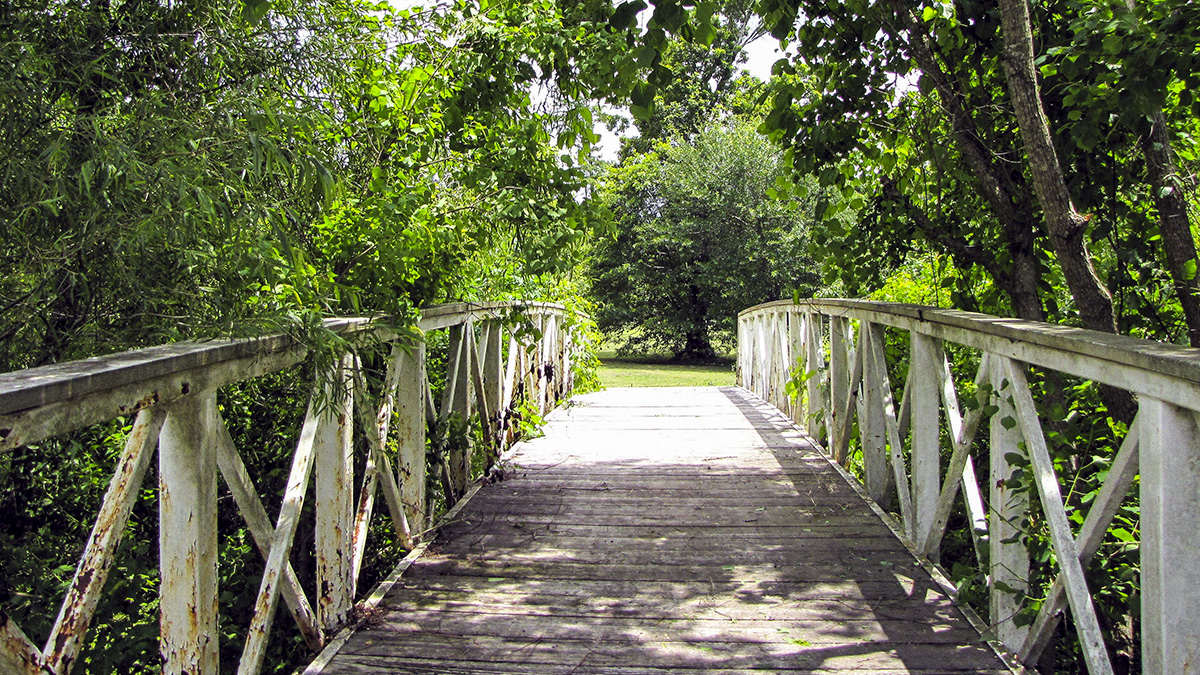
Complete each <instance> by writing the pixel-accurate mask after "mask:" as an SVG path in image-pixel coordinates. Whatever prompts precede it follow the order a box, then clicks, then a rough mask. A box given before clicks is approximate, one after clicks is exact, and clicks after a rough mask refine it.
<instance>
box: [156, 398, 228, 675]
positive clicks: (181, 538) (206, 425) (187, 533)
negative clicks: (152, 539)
mask: <svg viewBox="0 0 1200 675" xmlns="http://www.w3.org/2000/svg"><path fill="white" fill-rule="evenodd" d="M216 416H217V395H216V392H215V391H211V390H210V391H202V392H196V393H194V394H192V395H191V396H188V397H185V398H183V399H181V400H179V401H178V402H176V403H175V404H174V405H172V406H171V409H170V412H169V413H168V415H167V419H166V421H165V422H164V423H163V427H162V431H161V433H160V434H159V452H158V492H159V501H158V512H159V530H158V548H159V569H160V572H159V574H160V578H159V617H160V621H161V633H160V641H159V649H160V650H161V653H162V663H163V672H164V673H167V674H172V675H173V674H176V673H178V674H180V675H182V674H183V673H191V674H206V673H216V672H217V665H218V662H219V657H218V653H217V457H216V433H217V429H216Z"/></svg>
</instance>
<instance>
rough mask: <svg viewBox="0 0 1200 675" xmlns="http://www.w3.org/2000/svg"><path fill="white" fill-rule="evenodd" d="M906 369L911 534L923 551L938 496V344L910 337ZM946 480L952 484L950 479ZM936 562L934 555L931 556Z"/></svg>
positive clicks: (926, 338)
mask: <svg viewBox="0 0 1200 675" xmlns="http://www.w3.org/2000/svg"><path fill="white" fill-rule="evenodd" d="M910 338H911V344H912V348H911V351H910V352H909V355H910V356H909V362H908V367H909V369H910V373H911V375H910V376H909V378H910V381H911V382H912V385H911V386H912V389H911V390H910V391H909V392H908V394H907V395H908V396H909V397H910V399H909V400H910V401H911V404H910V405H911V408H910V410H911V415H912V423H911V428H912V451H911V454H910V456H911V458H912V471H911V473H912V495H913V514H914V516H915V518H916V522H915V523H914V527H913V532H915V533H916V539H917V544H918V545H919V546H920V547H921V548H922V549H924V547H925V543H926V540H928V538H929V536H930V534H931V533H932V531H933V523H934V516H935V514H936V513H937V505H938V495H939V494H940V493H941V453H940V450H941V427H940V421H939V420H940V414H939V413H940V411H941V406H940V405H939V404H938V403H939V400H940V398H941V387H942V380H941V374H942V367H943V361H944V356H943V354H942V345H941V343H940V342H939V341H938V340H935V339H934V338H932V337H930V336H928V335H922V334H920V333H916V332H913V333H912V334H911V335H910ZM947 480H954V477H953V476H951V477H949V478H947ZM931 553H932V554H933V556H934V557H935V558H936V557H937V554H936V552H931Z"/></svg>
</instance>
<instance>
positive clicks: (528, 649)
mask: <svg viewBox="0 0 1200 675" xmlns="http://www.w3.org/2000/svg"><path fill="white" fill-rule="evenodd" d="M470 646H471V650H472V652H474V653H475V654H476V655H477V660H479V661H485V662H489V663H495V662H512V663H521V664H524V665H525V666H526V667H527V668H531V669H534V670H538V669H540V667H541V666H543V665H554V664H561V665H572V666H573V665H577V664H579V663H580V662H582V661H584V660H586V661H587V662H589V663H591V664H593V665H611V666H626V667H636V666H640V665H644V664H645V663H647V661H652V662H654V663H656V664H657V665H659V666H660V667H675V668H705V667H709V668H712V667H729V666H731V665H732V666H738V665H741V666H743V667H755V668H772V669H778V668H789V667H795V666H797V665H800V664H804V665H808V666H809V667H810V668H814V667H823V668H829V669H835V668H837V669H842V670H845V671H863V670H871V669H875V668H906V667H907V668H912V667H924V668H935V667H936V668H940V669H941V672H944V673H951V672H958V671H963V670H975V669H979V668H986V667H989V666H993V665H994V664H995V656H994V655H992V654H991V653H990V652H989V651H988V650H987V649H986V648H984V647H980V646H977V645H953V646H951V645H944V644H937V645H926V644H904V643H900V644H890V643H882V644H880V643H869V642H865V641H858V642H857V643H856V644H853V645H846V644H841V645H811V644H810V645H798V644H792V643H788V642H785V641H783V640H780V641H779V642H776V643H767V644H758V643H744V642H717V641H712V642H708V643H704V644H697V643H687V642H654V643H650V644H644V645H639V648H631V647H630V646H629V645H628V644H622V643H594V642H593V643H589V642H585V641H582V640H573V641H572V640H560V641H556V642H549V641H545V640H537V639H534V640H524V639H504V638H496V637H489V636H475V637H473V638H472V639H471V642H470ZM356 656H383V657H387V658H388V659H400V660H403V659H408V658H450V659H453V658H462V657H463V642H462V640H461V639H460V638H458V637H457V636H441V635H433V634H430V633H425V634H422V635H420V636H419V637H417V636H406V639H404V640H394V641H388V642H386V643H373V644H372V645H369V646H366V647H364V649H363V653H360V654H357V655H356ZM381 665H382V664H381Z"/></svg>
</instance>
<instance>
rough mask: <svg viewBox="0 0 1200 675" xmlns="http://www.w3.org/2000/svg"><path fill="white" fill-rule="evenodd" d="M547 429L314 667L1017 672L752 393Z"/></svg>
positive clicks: (835, 474) (638, 404)
mask: <svg viewBox="0 0 1200 675" xmlns="http://www.w3.org/2000/svg"><path fill="white" fill-rule="evenodd" d="M545 432H546V433H545V436H543V437H541V438H538V439H536V440H533V441H531V442H528V443H526V444H523V445H522V446H520V449H519V451H518V452H517V453H516V454H515V456H514V457H513V458H512V460H511V461H510V462H509V463H508V465H507V466H506V479H505V480H503V481H502V482H499V483H497V484H494V485H490V486H486V487H483V488H482V489H480V491H479V492H478V493H477V494H476V495H475V496H474V497H473V498H472V499H471V500H470V501H469V502H468V503H467V505H466V507H465V508H464V509H463V510H462V511H461V512H460V513H459V514H458V516H457V517H456V518H455V519H453V520H452V521H451V522H450V523H449V524H448V526H447V527H445V528H444V529H443V530H442V531H441V533H440V534H439V536H438V537H437V539H436V540H435V541H434V542H433V544H432V545H431V546H430V547H429V549H428V550H427V551H426V552H425V553H424V554H423V555H422V556H421V557H420V558H418V559H417V560H416V561H415V562H414V563H413V564H412V565H411V566H410V567H409V568H408V569H407V570H406V571H405V572H404V574H403V576H401V577H400V579H399V580H398V582H397V583H396V584H395V585H394V586H393V587H392V588H391V589H390V590H389V591H388V592H387V595H386V597H385V599H384V601H383V603H382V604H381V606H380V610H379V611H378V613H377V614H375V615H374V616H368V617H366V619H365V620H364V622H363V627H362V628H360V629H359V630H358V631H357V632H355V633H354V634H353V635H352V636H351V637H350V639H349V640H348V641H346V642H345V644H344V645H342V646H341V648H340V649H339V650H338V652H337V653H336V655H334V656H333V658H332V660H327V661H325V663H324V664H323V665H324V670H323V671H322V672H324V673H329V674H348V673H366V672H370V673H393V674H402V673H551V674H560V675H567V674H572V675H584V674H585V673H586V674H595V675H600V674H604V675H626V674H631V673H668V672H669V673H705V674H707V675H718V674H729V675H732V674H733V673H767V672H770V673H825V672H856V673H873V674H874V675H885V674H892V673H927V674H933V673H939V674H942V673H1007V672H1011V671H1009V670H1008V669H1007V668H1006V666H1005V665H1004V664H1003V662H1002V661H1001V660H1000V658H999V657H997V656H996V654H995V653H994V652H993V651H992V650H991V648H990V647H989V646H988V644H987V643H985V642H982V641H981V639H980V636H979V633H978V632H977V631H976V629H975V628H974V627H972V626H971V624H970V623H969V622H968V621H967V619H966V618H965V617H964V616H963V614H962V613H961V612H960V611H959V609H958V608H956V607H955V606H954V605H953V604H952V603H951V601H950V600H949V598H948V597H947V596H946V594H945V593H944V592H943V589H942V588H941V587H940V586H939V585H938V583H937V582H936V581H935V580H934V579H933V578H932V577H931V576H930V574H929V573H928V572H927V571H926V569H925V568H923V567H922V566H921V565H920V564H918V563H917V562H916V559H915V558H914V557H913V555H912V554H911V553H910V552H909V550H908V549H907V548H906V547H905V546H904V545H903V544H902V542H901V541H900V540H899V539H898V538H897V537H896V536H895V535H894V534H893V532H892V531H891V530H890V529H889V527H888V526H887V525H886V524H885V523H884V521H883V520H882V519H881V518H880V517H879V516H878V515H877V514H876V512H875V511H873V510H872V507H871V506H870V505H869V504H868V502H867V501H866V500H865V499H864V498H863V497H862V496H860V493H859V492H858V491H856V489H854V488H852V487H851V486H850V484H849V483H848V482H847V481H846V480H845V478H843V476H842V474H841V473H839V471H838V470H837V469H835V468H834V466H833V465H832V464H831V463H830V462H828V461H826V460H825V459H824V457H823V455H822V454H821V453H820V451H819V449H817V448H816V447H815V446H814V445H813V442H812V441H811V440H810V439H808V438H807V437H806V436H805V435H804V434H803V433H801V432H799V431H798V430H797V429H796V428H795V427H794V426H792V425H791V423H790V422H789V421H788V420H787V419H786V418H785V417H783V416H782V415H781V414H780V413H779V412H778V411H777V410H776V409H775V408H773V407H771V406H769V405H767V404H765V403H763V402H762V401H761V400H760V399H758V398H757V397H755V396H754V395H753V394H750V393H748V392H747V391H746V390H744V389H741V388H737V387H720V388H718V387H708V388H678V389H611V390H607V391H603V392H598V393H594V394H588V395H585V396H580V397H577V398H576V399H575V400H574V402H573V404H571V405H569V406H568V407H566V408H563V409H560V410H558V411H556V412H555V413H553V414H552V415H551V419H550V421H549V423H548V424H547V426H546V428H545ZM314 665H316V664H314Z"/></svg>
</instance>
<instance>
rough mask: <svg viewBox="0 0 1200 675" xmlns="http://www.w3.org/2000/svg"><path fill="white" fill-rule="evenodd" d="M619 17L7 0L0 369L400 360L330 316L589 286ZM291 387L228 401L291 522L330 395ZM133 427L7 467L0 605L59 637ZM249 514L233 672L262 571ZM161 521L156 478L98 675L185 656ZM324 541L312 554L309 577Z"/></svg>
mask: <svg viewBox="0 0 1200 675" xmlns="http://www.w3.org/2000/svg"><path fill="white" fill-rule="evenodd" d="M611 14H612V9H611V8H610V7H608V6H607V4H606V3H600V4H591V5H586V6H585V5H583V4H573V5H570V6H565V5H564V6H562V7H560V6H559V5H556V4H555V3H553V2H527V3H515V4H493V3H490V2H480V3H476V2H470V1H463V2H455V3H446V4H442V5H438V6H436V7H433V8H428V9H420V8H414V9H406V10H399V9H395V8H393V7H391V6H390V5H388V4H387V3H374V2H362V1H359V0H317V1H316V2H309V1H307V0H306V1H304V2H292V1H289V0H276V1H274V2H265V1H263V0H254V1H247V2H245V3H243V2H241V1H239V0H209V1H207V2H202V3H182V4H181V3H158V2H126V3H107V2H89V1H85V0H56V1H54V2H51V3H49V4H45V3H43V4H38V3H16V4H12V5H9V6H6V8H5V10H4V11H3V12H0V36H2V37H0V70H2V72H0V187H2V188H3V189H0V261H2V263H3V266H4V269H5V271H6V274H5V275H4V277H3V278H2V279H0V307H2V308H3V309H4V311H3V312H0V368H2V369H4V370H13V369H19V368H23V367H29V366H36V365H41V364H46V363H52V362H56V361H64V360H69V359H74V358H79V357H84V356H91V355H96V354H101V353H106V352H113V351H119V350H122V349H127V348H131V347H139V346H145V345H149V344H158V343H161V342H164V341H171V340H178V339H185V338H194V337H205V336H214V335H238V334H254V333H259V332H262V331H265V330H266V331H275V330H284V331H287V332H290V333H292V334H294V335H297V336H298V337H300V338H301V339H302V340H304V342H305V343H306V344H307V345H308V346H309V347H310V352H311V353H312V354H314V356H313V358H312V362H310V363H309V364H307V365H306V366H305V367H304V368H301V369H299V370H300V371H305V372H322V371H323V368H322V364H323V363H328V362H329V361H330V360H331V359H333V358H335V357H336V355H337V354H339V353H340V352H341V351H342V350H344V349H346V348H348V347H350V348H355V349H359V350H360V351H361V355H362V357H363V358H364V360H366V361H367V362H368V364H370V363H373V362H374V361H373V359H376V358H377V357H378V355H377V354H376V353H375V352H374V351H372V350H371V349H369V348H367V347H368V346H361V345H348V344H347V343H346V342H345V341H344V340H342V339H341V338H339V337H337V336H336V335H333V334H331V333H329V332H328V331H326V330H324V328H323V319H324V318H326V317H328V316H331V315H346V314H360V315H361V314H369V315H374V316H377V317H379V318H380V320H381V321H387V322H390V323H392V324H394V325H395V326H396V327H397V328H399V329H402V330H403V329H407V328H408V327H409V326H411V324H412V321H413V320H414V318H415V316H416V311H417V308H419V307H421V306H423V305H426V304H429V303H432V302H440V301H446V300H452V299H503V298H506V297H513V296H522V297H528V298H534V299H548V300H562V299H567V298H570V297H574V296H576V295H577V294H578V290H577V289H578V287H579V282H578V279H575V280H572V279H571V274H570V273H571V270H572V269H573V267H575V266H576V265H577V264H578V263H579V261H580V258H581V255H582V253H583V252H584V251H585V241H586V239H587V237H588V235H589V233H590V228H591V224H590V221H591V218H592V206H591V203H590V202H589V201H588V200H585V199H579V198H578V196H579V195H581V194H582V193H583V190H584V187H585V186H586V184H587V181H588V175H587V172H586V171H585V169H584V167H583V166H582V158H585V157H586V152H587V149H588V147H589V146H590V143H591V142H592V139H593V135H592V131H591V119H590V114H591V113H590V107H589V106H590V101H588V100H585V99H584V98H582V97H584V96H588V95H591V94H593V93H594V90H595V89H596V88H597V87H599V86H600V85H601V83H603V84H604V86H605V87H607V88H609V89H611V88H613V87H614V86H616V85H614V84H613V82H618V81H619V80H620V78H613V77H611V68H618V67H622V65H623V64H628V63H629V62H630V60H631V57H629V56H627V55H624V54H625V52H626V51H627V45H626V43H625V42H624V41H623V40H621V39H620V37H619V36H618V35H616V34H615V33H613V32H611V31H605V30H602V29H601V27H603V26H604V25H606V24H607V23H608V20H609V17H610V16H611ZM598 65H601V66H602V67H597V66H598ZM631 87H632V83H629V84H628V86H626V88H625V90H624V93H626V94H627V93H628V90H629V88H631ZM616 89H617V90H618V91H619V90H620V87H619V86H616ZM535 94H536V95H535ZM485 272H486V273H485ZM431 352H436V346H435V348H434V349H432V350H431ZM434 356H435V357H436V353H435V354H434ZM269 379H270V381H269V382H268V381H258V382H255V383H249V384H245V385H239V386H235V387H231V388H227V389H225V390H223V391H222V393H221V406H222V408H223V414H224V416H225V419H226V420H227V422H228V423H229V426H230V428H231V432H232V434H233V436H234V438H235V441H236V442H237V445H238V447H240V448H242V449H243V451H244V456H245V460H246V462H247V464H248V467H249V471H250V474H251V475H252V476H254V477H255V480H256V481H259V488H260V490H261V491H262V493H263V494H264V495H268V497H267V498H266V501H267V504H266V506H267V508H268V510H273V509H275V508H276V506H277V504H272V503H271V502H272V501H273V500H276V499H277V497H272V496H271V495H277V494H278V492H279V488H280V485H281V483H282V481H283V480H284V478H285V477H286V472H287V466H288V464H289V463H290V458H291V452H292V448H293V447H294V441H295V437H296V434H297V428H296V427H297V425H298V424H299V420H298V415H300V414H302V413H303V410H304V407H305V402H306V399H307V397H308V394H309V392H308V389H307V387H304V388H300V389H297V388H296V387H297V386H298V383H299V382H301V381H305V378H304V377H303V375H302V373H301V372H296V373H290V374H288V375H286V376H280V377H279V378H269ZM127 422H128V420H125V421H124V422H122V421H118V422H115V423H113V424H111V425H101V427H102V428H92V429H87V430H84V431H82V432H79V433H77V434H72V435H69V436H67V437H63V438H58V439H53V440H51V441H47V442H44V443H41V444H39V445H38V446H36V447H30V448H22V449H18V450H17V451H14V452H13V453H10V454H3V455H0V513H2V514H3V517H2V518H0V523H3V527H0V543H2V544H3V550H4V551H5V554H4V555H3V556H0V608H2V609H3V611H4V612H5V613H6V614H7V615H9V616H12V617H14V618H15V619H16V620H18V621H19V622H20V623H21V624H22V625H23V626H24V627H25V629H26V630H27V631H28V632H29V633H30V635H31V637H32V638H33V639H34V640H40V639H42V638H44V636H45V634H46V632H47V630H48V623H47V621H49V620H50V619H52V618H53V605H54V604H55V603H57V602H58V600H59V599H60V598H61V597H62V591H63V585H64V584H66V583H69V580H70V570H71V569H72V568H73V563H74V562H75V560H76V559H77V557H78V554H79V552H80V551H81V549H82V545H83V542H84V540H85V539H86V536H87V531H88V529H89V528H90V526H91V523H92V520H93V518H94V516H95V513H96V510H97V507H98V504H99V500H100V498H101V496H102V494H103V491H104V488H105V487H106V486H107V480H108V477H109V476H111V472H112V468H113V463H114V461H115V454H114V453H115V452H116V451H117V449H118V448H119V447H120V444H121V442H122V441H123V434H124V433H125V431H123V430H122V427H121V424H123V423H127ZM362 441H363V439H361V438H359V439H356V453H357V454H356V458H357V461H359V462H361V461H363V445H362ZM146 485H147V486H151V485H153V478H151V477H148V478H147V483H146ZM309 501H310V502H311V500H309ZM227 502H228V500H223V501H222V507H221V511H220V514H219V517H220V532H221V544H220V546H221V553H220V555H221V571H220V574H221V579H220V584H221V589H222V598H221V608H222V612H224V614H223V615H222V617H221V622H222V623H221V636H220V640H221V653H222V659H223V660H224V661H225V662H224V664H223V668H224V669H226V670H231V669H232V659H234V658H236V655H237V653H238V652H240V648H241V643H242V640H243V638H244V635H243V631H244V630H245V626H246V623H247V621H248V614H247V611H248V609H249V606H250V603H252V602H253V598H254V590H255V589H256V588H257V583H258V577H259V575H260V574H261V564H262V563H261V560H260V556H259V554H258V552H257V551H256V550H255V549H254V547H253V545H252V543H251V542H250V539H249V536H248V533H247V532H246V530H245V528H244V524H243V523H242V522H241V518H240V516H238V515H237V514H236V512H234V511H233V509H232V506H231V505H230V504H229V503H227ZM309 506H310V507H311V504H310V505H309ZM308 521H311V518H309V519H302V522H308ZM156 527H157V506H156V501H155V495H154V492H153V490H150V489H149V488H148V487H147V489H146V490H145V491H144V492H143V495H142V497H141V499H140V500H139V502H138V505H137V507H136V508H135V512H134V516H133V519H132V522H131V525H130V527H129V529H128V531H127V532H126V536H125V538H124V540H123V544H122V548H121V550H120V552H119V553H118V560H117V563H116V568H115V569H114V571H113V574H112V578H111V579H112V580H111V581H110V584H109V587H108V588H107V589H106V592H105V596H104V599H103V600H102V602H101V606H100V609H99V610H98V615H97V623H96V624H95V625H94V626H93V628H92V631H91V632H90V633H89V640H90V645H89V647H88V650H87V651H85V653H84V655H83V656H82V661H81V665H80V666H79V667H78V668H76V672H153V671H155V670H156V669H157V668H158V667H159V659H158V657H157V655H156V652H157V619H156V613H157V612H156V607H155V603H156V602H157V578H156V577H157V573H156V565H157V562H156V560H155V559H156V554H155V551H154V542H155V540H156V537H157V532H156ZM304 536H305V533H304V532H300V533H299V534H298V539H299V540H303V538H304ZM310 538H311V537H310ZM370 539H371V544H370V545H371V546H372V550H373V551H376V552H377V555H373V556H371V557H372V559H373V560H374V562H373V563H372V564H371V565H368V566H367V567H368V568H371V567H373V568H374V569H367V570H366V571H365V572H364V578H363V582H362V583H363V585H364V587H369V585H370V583H371V581H372V579H373V578H375V576H374V575H377V574H378V573H379V572H380V571H386V569H387V568H388V567H389V563H390V560H391V559H392V558H394V556H395V555H397V554H398V553H399V550H398V548H397V547H396V546H395V545H394V542H392V541H390V535H389V534H388V532H387V529H386V528H378V529H377V530H375V531H373V532H372V534H371V536H370ZM301 549H302V547H297V549H296V550H295V551H294V553H293V555H294V557H295V560H294V561H293V562H294V566H295V568H296V569H297V571H298V573H299V574H301V575H302V580H305V581H311V580H310V579H307V578H306V577H303V575H305V574H310V573H311V569H312V567H313V566H312V564H311V560H309V559H306V558H305V556H306V555H311V554H310V553H309V552H306V551H305V550H301ZM310 587H311V584H310ZM274 635H275V636H276V639H275V640H274V642H273V645H272V647H271V649H272V651H271V652H270V654H269V655H268V658H267V661H268V663H270V664H274V666H273V667H274V668H275V669H276V670H278V671H283V670H288V669H290V668H291V667H294V665H295V664H296V663H297V660H302V659H303V658H305V656H306V655H307V650H306V648H305V647H304V645H303V643H302V642H301V641H300V640H299V636H298V635H297V634H296V632H295V629H294V628H293V627H292V626H291V625H290V623H289V620H288V619H287V617H286V616H283V618H281V619H279V620H278V621H277V626H276V628H275V633H274Z"/></svg>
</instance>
